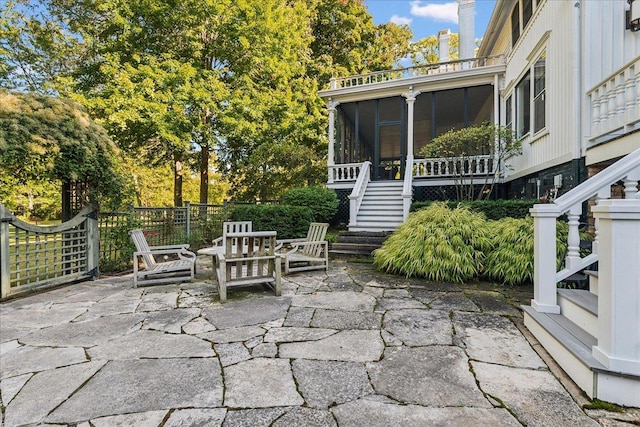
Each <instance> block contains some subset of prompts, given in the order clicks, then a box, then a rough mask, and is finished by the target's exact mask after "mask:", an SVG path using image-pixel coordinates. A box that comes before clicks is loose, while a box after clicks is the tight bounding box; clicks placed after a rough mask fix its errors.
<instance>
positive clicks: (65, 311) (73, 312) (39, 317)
mask: <svg viewBox="0 0 640 427" xmlns="http://www.w3.org/2000/svg"><path fill="white" fill-rule="evenodd" d="M86 311H87V309H86V308H61V309H58V310H53V309H37V310H27V309H20V310H12V311H11V312H2V314H0V325H2V326H1V328H0V331H1V330H2V329H5V328H11V327H20V328H26V329H40V328H46V327H49V326H54V325H59V324H61V323H67V322H70V321H72V320H73V319H75V318H77V317H78V316H80V315H81V314H83V313H85V312H86ZM0 334H3V333H2V332H0Z"/></svg>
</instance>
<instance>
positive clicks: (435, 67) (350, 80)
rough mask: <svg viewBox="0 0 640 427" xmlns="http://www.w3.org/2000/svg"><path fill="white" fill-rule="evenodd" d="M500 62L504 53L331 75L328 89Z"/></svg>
mask: <svg viewBox="0 0 640 427" xmlns="http://www.w3.org/2000/svg"><path fill="white" fill-rule="evenodd" d="M502 64H504V55H492V56H485V57H481V58H467V59H459V60H455V61H447V62H437V63H433V64H425V65H418V66H415V67H406V68H397V69H394V70H382V71H374V72H372V73H366V74H358V75H353V76H346V77H332V78H331V80H330V83H329V89H340V88H345V87H354V86H362V85H368V84H373V83H382V82H387V81H393V80H401V79H405V78H409V77H417V76H428V75H432V74H440V73H442V72H450V71H463V70H465V71H466V70H470V69H473V68H481V67H487V66H491V65H502Z"/></svg>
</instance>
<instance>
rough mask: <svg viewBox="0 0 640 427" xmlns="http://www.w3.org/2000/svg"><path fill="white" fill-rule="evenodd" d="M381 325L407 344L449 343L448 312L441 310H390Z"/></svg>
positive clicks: (450, 339) (449, 324)
mask: <svg viewBox="0 0 640 427" xmlns="http://www.w3.org/2000/svg"><path fill="white" fill-rule="evenodd" d="M382 327H383V328H384V329H385V330H387V331H389V332H390V333H391V334H393V336H395V337H396V338H397V339H399V340H401V341H402V342H404V344H405V345H408V346H419V345H432V344H451V343H452V341H453V338H452V329H451V319H449V313H447V312H446V311H441V310H424V309H423V310H416V309H411V310H390V311H388V312H387V313H386V314H385V316H384V319H383V323H382Z"/></svg>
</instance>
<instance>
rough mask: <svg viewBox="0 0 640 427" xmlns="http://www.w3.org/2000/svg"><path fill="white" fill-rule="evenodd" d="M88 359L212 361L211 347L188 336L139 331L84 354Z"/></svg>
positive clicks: (207, 343) (98, 346) (213, 354)
mask: <svg viewBox="0 0 640 427" xmlns="http://www.w3.org/2000/svg"><path fill="white" fill-rule="evenodd" d="M87 353H89V356H90V357H91V359H93V360H95V359H107V360H122V359H140V358H171V357H214V356H215V353H214V352H213V350H212V349H211V344H210V343H209V342H207V341H204V340H201V339H199V338H196V337H192V336H190V335H185V334H182V335H176V334H167V333H164V332H159V331H149V330H140V331H135V332H132V333H130V334H128V335H125V336H123V337H119V338H115V339H113V340H111V341H108V342H105V343H104V344H100V345H97V346H95V347H93V348H90V349H88V350H87Z"/></svg>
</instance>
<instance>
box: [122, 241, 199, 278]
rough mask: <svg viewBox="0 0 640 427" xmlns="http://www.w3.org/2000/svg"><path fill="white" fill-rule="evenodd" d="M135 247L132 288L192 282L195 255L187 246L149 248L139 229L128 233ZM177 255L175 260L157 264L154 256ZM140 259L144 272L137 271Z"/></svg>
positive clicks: (194, 269) (194, 270)
mask: <svg viewBox="0 0 640 427" xmlns="http://www.w3.org/2000/svg"><path fill="white" fill-rule="evenodd" d="M129 235H130V236H131V239H132V240H133V243H134V245H135V246H136V251H135V252H134V253H133V286H134V287H136V288H137V287H138V284H140V285H151V284H157V283H169V282H173V283H176V282H183V281H187V280H193V278H194V276H195V272H196V254H194V253H193V252H191V251H189V250H188V248H189V245H188V244H185V245H165V246H154V247H152V248H151V247H149V244H148V243H147V239H146V238H145V237H144V233H143V231H142V230H140V229H134V230H131V231H129ZM157 255H160V256H166V255H177V256H178V259H177V260H172V261H165V262H157V261H156V259H155V256H157ZM140 259H142V263H143V264H144V270H139V267H138V263H139V260H140Z"/></svg>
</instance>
